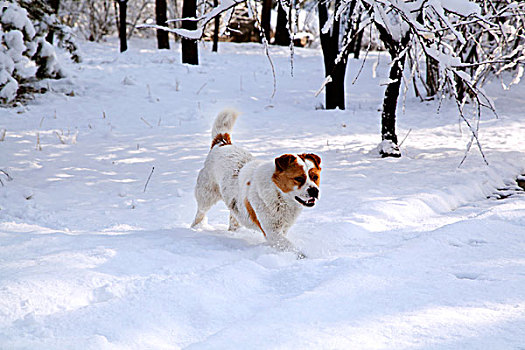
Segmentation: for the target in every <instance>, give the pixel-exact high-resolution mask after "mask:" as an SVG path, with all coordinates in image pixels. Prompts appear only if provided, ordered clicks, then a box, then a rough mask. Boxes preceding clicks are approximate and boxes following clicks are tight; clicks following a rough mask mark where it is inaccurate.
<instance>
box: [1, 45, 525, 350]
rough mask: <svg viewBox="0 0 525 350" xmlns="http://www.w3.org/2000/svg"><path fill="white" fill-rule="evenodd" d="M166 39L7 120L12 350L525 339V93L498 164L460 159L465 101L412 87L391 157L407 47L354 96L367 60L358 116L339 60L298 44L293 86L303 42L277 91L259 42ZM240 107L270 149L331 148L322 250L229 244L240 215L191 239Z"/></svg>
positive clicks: (5, 278)
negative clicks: (390, 130) (216, 145)
mask: <svg viewBox="0 0 525 350" xmlns="http://www.w3.org/2000/svg"><path fill="white" fill-rule="evenodd" d="M154 46H155V42H154V41H153V40H152V41H149V42H146V41H133V42H131V44H130V47H131V48H130V50H129V52H126V53H124V54H119V53H118V50H117V46H116V43H115V42H110V43H106V44H93V43H86V44H83V45H82V47H83V51H84V63H82V64H80V65H73V64H69V63H66V68H67V69H68V70H69V71H70V78H69V79H66V80H61V81H53V82H50V83H49V87H50V88H51V89H52V90H53V91H52V92H50V93H47V94H45V95H41V96H37V97H36V99H35V100H34V101H31V102H30V103H29V104H28V105H27V106H25V107H18V108H15V109H4V108H2V109H1V110H0V137H1V134H2V132H1V131H2V129H6V135H5V139H4V141H2V142H0V169H3V170H5V171H7V172H8V173H9V174H10V175H11V176H12V177H13V180H12V181H7V179H6V177H5V176H4V175H3V174H0V179H1V180H2V181H3V183H4V187H1V188H0V348H1V349H179V348H188V349H515V350H517V349H524V348H525V201H524V198H525V196H523V195H522V194H519V193H517V194H516V195H513V196H511V197H509V198H506V199H504V200H496V199H494V198H493V197H494V196H493V194H494V193H495V192H497V191H498V188H499V189H501V188H506V187H509V186H512V185H513V184H514V185H515V182H514V180H515V178H516V176H517V175H519V174H523V173H525V148H524V144H525V120H524V119H523V113H524V111H525V100H524V98H523V96H524V94H525V84H521V85H519V86H516V87H515V88H514V89H513V90H511V91H502V90H501V89H500V88H499V85H498V84H492V85H489V86H488V87H487V91H488V92H489V94H490V95H491V96H492V97H493V98H494V100H495V103H496V105H497V108H498V110H499V119H496V118H494V117H493V116H492V115H490V113H485V114H484V118H483V121H482V122H481V126H480V140H481V142H482V145H483V147H484V152H485V154H486V156H487V159H488V161H489V163H490V165H489V166H486V165H484V163H483V161H482V159H481V156H480V154H479V151H478V150H477V149H475V148H474V147H473V148H472V150H471V152H470V153H469V155H468V158H467V160H466V162H465V163H464V165H463V166H462V167H461V168H458V164H459V163H460V161H461V159H462V157H463V155H464V153H465V147H466V145H467V143H468V141H469V133H468V130H467V129H466V127H465V125H464V124H462V123H461V122H460V121H459V120H458V115H457V112H456V110H455V107H454V105H453V104H452V103H448V102H445V103H444V104H443V106H442V107H441V109H440V111H439V113H437V106H436V104H435V102H427V103H420V102H419V101H418V100H416V99H415V98H414V97H412V96H413V94H412V92H411V91H409V93H408V95H407V98H406V111H405V113H403V112H402V111H401V108H400V113H399V118H398V131H399V136H400V138H403V137H404V136H405V135H406V134H407V132H408V131H409V130H411V132H410V134H409V135H408V137H407V138H406V141H405V142H404V143H403V146H402V152H403V157H402V158H400V159H380V158H378V157H377V156H376V154H375V153H374V148H375V147H376V146H377V144H378V143H379V141H380V133H379V128H380V126H379V117H380V112H378V108H379V107H380V105H381V100H382V93H383V90H384V86H381V85H380V84H381V82H382V80H384V77H385V76H386V72H387V69H388V60H387V59H386V57H385V56H380V60H379V66H378V70H377V78H374V77H373V73H372V72H373V69H372V66H373V65H374V64H375V63H376V61H377V59H378V56H377V55H374V54H371V58H369V60H368V61H367V62H366V64H365V67H364V70H363V72H362V73H361V76H360V77H359V79H358V80H357V82H356V84H354V85H352V84H351V83H352V80H353V78H354V77H355V75H356V74H357V71H358V70H359V67H360V65H361V61H352V62H351V63H350V65H349V71H348V77H347V79H348V95H347V106H348V108H347V110H346V111H323V110H316V109H315V107H316V105H318V104H319V102H322V96H319V97H318V98H315V97H314V93H315V91H316V90H317V89H318V88H319V86H320V84H321V82H322V81H323V67H322V58H321V56H320V53H319V51H318V50H313V49H312V50H310V49H297V51H296V55H295V61H294V75H293V77H291V76H290V61H289V52H288V49H287V48H271V53H272V58H273V62H274V64H275V69H276V75H277V92H276V95H275V97H274V98H271V97H270V96H271V94H272V86H273V79H272V74H271V68H270V65H269V63H268V59H267V58H266V57H265V56H264V54H263V50H262V48H261V46H259V45H256V44H243V45H236V44H221V45H220V48H219V50H220V53H219V54H213V53H211V52H209V51H210V47H209V46H208V47H206V48H205V49H202V50H201V65H199V66H196V67H188V66H183V65H181V64H180V63H179V62H180V52H179V50H178V48H177V49H174V50H171V51H162V52H159V51H157V50H156V49H155V48H154ZM63 61H64V62H66V61H65V59H63ZM229 106H234V107H236V108H238V109H239V110H241V111H242V112H243V115H242V116H241V117H240V118H239V120H238V122H237V125H236V127H235V130H234V133H233V139H234V142H236V143H238V144H239V145H242V146H244V147H246V148H247V149H249V150H250V151H252V152H253V153H254V154H255V155H256V156H258V157H261V158H267V159H271V158H273V157H275V156H277V155H280V154H282V153H286V152H303V151H309V152H315V153H318V154H319V155H320V156H321V157H322V167H323V171H322V179H321V191H322V196H321V200H320V202H319V203H318V205H316V206H315V207H314V208H312V209H305V210H304V211H303V213H302V215H301V216H300V218H299V220H298V222H297V223H296V225H295V226H294V227H293V228H292V230H291V232H290V237H289V238H290V240H291V241H292V242H293V243H294V244H295V245H296V246H297V247H299V248H300V249H301V250H302V251H303V252H305V253H306V254H307V255H308V259H304V260H296V259H295V257H294V255H293V254H291V253H282V252H277V251H275V250H274V249H272V248H271V247H270V246H268V245H267V244H265V242H264V239H263V237H262V235H261V234H260V233H258V232H254V231H250V230H245V229H243V230H241V231H239V232H236V233H230V232H227V231H226V229H227V217H228V213H227V209H226V207H225V206H224V205H222V204H221V205H217V206H216V207H215V208H214V209H212V211H211V212H210V213H209V227H207V228H206V229H205V230H201V231H193V230H191V229H189V224H190V223H191V221H192V219H193V215H194V211H195V209H196V204H195V201H194V199H193V186H194V183H195V179H196V175H197V172H198V170H199V169H200V167H201V166H202V163H203V161H204V158H205V156H206V154H207V151H208V149H209V145H210V135H209V134H210V128H211V123H212V121H213V119H214V117H215V115H216V114H217V113H218V112H219V111H220V110H221V109H222V108H224V107H229ZM400 107H401V106H400ZM153 167H154V171H153V173H152V169H153ZM151 173H152V174H151ZM150 174H151V179H150V181H149V183H148V185H147V188H145V185H146V182H147V179H148V177H149V175H150ZM144 190H145V191H144ZM488 197H491V198H488Z"/></svg>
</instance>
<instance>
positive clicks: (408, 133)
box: [398, 129, 412, 148]
mask: <svg viewBox="0 0 525 350" xmlns="http://www.w3.org/2000/svg"><path fill="white" fill-rule="evenodd" d="M411 131H412V129H409V130H408V132H407V134H406V135H405V137H403V140H402V141H401V142H400V143H399V145H398V147H399V148H401V145H402V144H403V142H405V140H406V139H407V137H408V135H410V132H411Z"/></svg>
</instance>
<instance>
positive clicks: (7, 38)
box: [0, 0, 79, 103]
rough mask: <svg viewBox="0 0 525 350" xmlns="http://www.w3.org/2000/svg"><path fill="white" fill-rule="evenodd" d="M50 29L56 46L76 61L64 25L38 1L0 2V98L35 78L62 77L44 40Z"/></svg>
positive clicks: (12, 96) (7, 99) (6, 100)
mask: <svg viewBox="0 0 525 350" xmlns="http://www.w3.org/2000/svg"><path fill="white" fill-rule="evenodd" d="M50 30H53V31H55V32H56V33H57V37H58V38H59V45H61V46H62V47H64V48H66V49H67V50H68V51H70V52H71V54H72V58H73V59H74V60H77V61H78V60H79V55H78V52H77V47H76V45H75V44H74V41H73V40H72V38H71V35H70V32H69V31H68V30H67V27H65V26H61V25H60V24H59V23H58V21H57V19H56V17H55V16H54V15H52V14H51V10H50V9H49V8H48V7H47V5H46V3H45V2H43V1H42V0H20V1H16V2H15V1H13V0H9V1H0V101H1V102H3V103H9V102H12V101H13V100H15V98H16V97H17V93H18V91H19V87H20V86H21V85H25V84H30V83H32V82H34V81H35V80H37V79H44V78H52V79H59V78H62V77H64V72H63V69H62V68H61V66H60V63H59V62H58V59H57V56H56V53H55V48H54V46H53V45H52V44H50V43H48V42H47V41H46V36H47V35H48V33H49V31H50Z"/></svg>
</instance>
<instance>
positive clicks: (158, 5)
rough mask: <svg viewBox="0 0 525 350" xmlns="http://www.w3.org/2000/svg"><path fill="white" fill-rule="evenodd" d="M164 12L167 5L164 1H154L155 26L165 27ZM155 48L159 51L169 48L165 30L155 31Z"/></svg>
mask: <svg viewBox="0 0 525 350" xmlns="http://www.w3.org/2000/svg"><path fill="white" fill-rule="evenodd" d="M166 12H167V5H166V0H155V19H156V22H157V25H159V26H166V21H167V17H166ZM157 47H158V48H159V49H169V48H170V39H169V36H168V32H167V31H165V30H159V29H157Z"/></svg>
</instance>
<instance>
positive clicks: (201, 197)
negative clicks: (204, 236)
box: [191, 169, 221, 228]
mask: <svg viewBox="0 0 525 350" xmlns="http://www.w3.org/2000/svg"><path fill="white" fill-rule="evenodd" d="M195 199H196V200H197V213H196V214H195V219H194V220H193V223H192V224H191V227H192V228H193V227H195V226H197V225H199V224H200V223H201V222H203V221H204V222H205V219H206V213H207V212H208V210H210V208H211V207H212V206H213V205H214V204H215V203H217V202H218V201H219V200H220V199H221V194H220V192H219V186H217V184H215V183H214V182H212V181H210V179H209V177H208V176H207V174H206V172H205V171H204V169H203V170H201V172H200V173H199V177H198V178H197V185H196V186H195Z"/></svg>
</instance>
